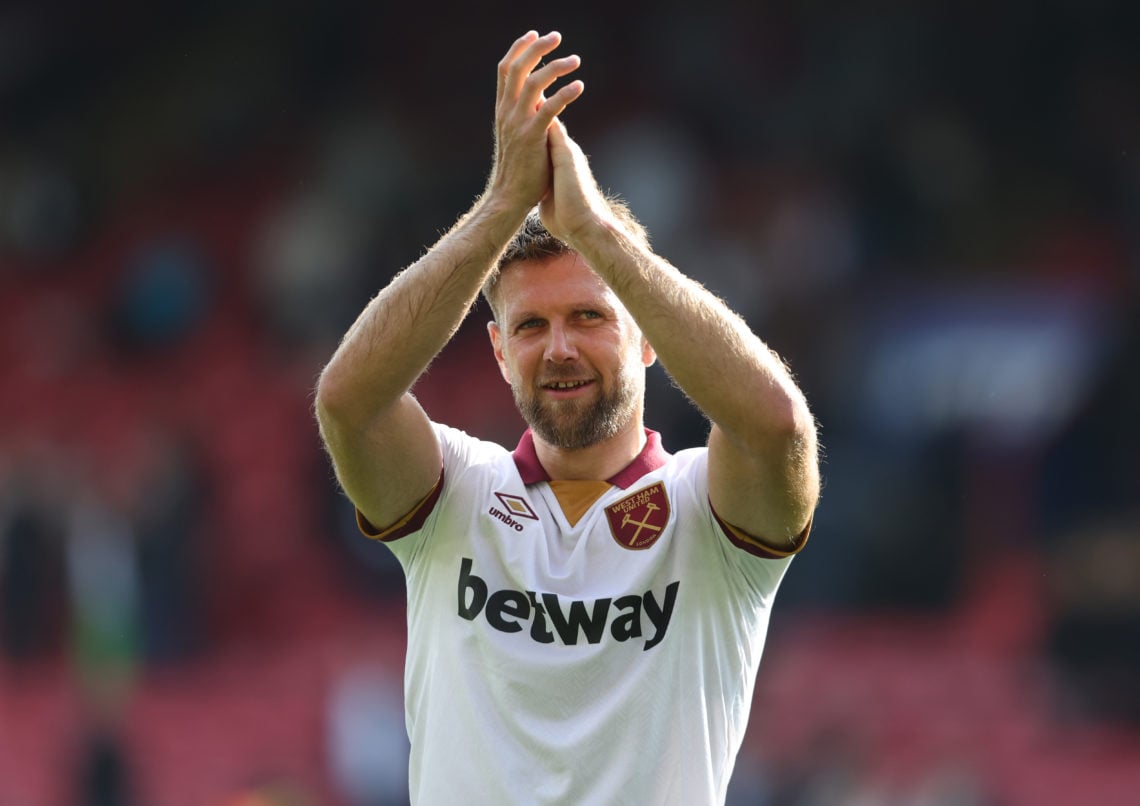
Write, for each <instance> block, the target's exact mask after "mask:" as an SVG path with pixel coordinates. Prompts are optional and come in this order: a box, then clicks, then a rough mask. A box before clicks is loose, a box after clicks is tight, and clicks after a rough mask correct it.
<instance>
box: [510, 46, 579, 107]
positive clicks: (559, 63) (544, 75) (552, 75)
mask: <svg viewBox="0 0 1140 806" xmlns="http://www.w3.org/2000/svg"><path fill="white" fill-rule="evenodd" d="M581 64H582V60H581V59H580V58H579V57H578V56H577V55H574V56H563V57H562V58H561V59H555V60H554V61H552V62H550V63H549V64H545V65H543V66H542V67H540V68H539V69H537V70H535V71H534V72H533V73H531V74H530V76H529V77H528V78H527V79H526V81H525V82H524V84H523V91H522V93H521V94H520V95H519V103H520V104H522V105H523V106H524V107H529V108H532V109H537V108H538V107H539V105H540V104H541V103H542V102H543V101H545V100H546V98H545V96H544V95H543V93H544V92H545V91H546V90H547V89H548V88H549V87H550V85H552V84H553V83H554V82H555V81H557V80H558V79H559V78H562V77H563V76H566V75H569V74H570V73H573V72H574V71H575V70H577V69H578V67H579V66H580V65H581Z"/></svg>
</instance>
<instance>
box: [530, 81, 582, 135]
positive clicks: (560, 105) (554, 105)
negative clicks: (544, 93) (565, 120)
mask: <svg viewBox="0 0 1140 806" xmlns="http://www.w3.org/2000/svg"><path fill="white" fill-rule="evenodd" d="M585 91H586V85H585V84H584V83H582V81H581V79H578V80H575V81H571V82H570V83H569V84H567V85H565V86H564V87H560V88H559V90H558V92H556V93H554V94H553V95H551V96H550V97H549V98H547V99H546V100H544V101H542V103H541V104H540V105H539V107H538V117H539V118H540V119H542V120H543V121H544V122H545V123H546V124H547V125H550V123H551V122H556V123H558V125H560V126H561V125H562V123H561V121H558V119H557V118H558V115H561V114H562V112H563V111H565V109H566V107H568V106H569V105H570V104H572V103H573V102H574V101H576V100H578V99H579V98H581V97H582V93H583V92H585Z"/></svg>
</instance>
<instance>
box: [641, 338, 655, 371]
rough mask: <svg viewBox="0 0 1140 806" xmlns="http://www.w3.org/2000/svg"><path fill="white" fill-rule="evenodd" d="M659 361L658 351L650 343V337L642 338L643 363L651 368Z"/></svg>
mask: <svg viewBox="0 0 1140 806" xmlns="http://www.w3.org/2000/svg"><path fill="white" fill-rule="evenodd" d="M656 362H657V351H656V350H654V349H653V346H652V345H650V343H649V339H645V338H643V339H642V340H641V363H642V364H644V365H645V366H646V368H649V367H651V366H653V365H654V364H655V363H656Z"/></svg>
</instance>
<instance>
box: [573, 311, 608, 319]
mask: <svg viewBox="0 0 1140 806" xmlns="http://www.w3.org/2000/svg"><path fill="white" fill-rule="evenodd" d="M578 315H579V316H581V317H582V318H583V319H601V318H602V315H601V314H600V313H598V312H597V311H580V312H579V313H578Z"/></svg>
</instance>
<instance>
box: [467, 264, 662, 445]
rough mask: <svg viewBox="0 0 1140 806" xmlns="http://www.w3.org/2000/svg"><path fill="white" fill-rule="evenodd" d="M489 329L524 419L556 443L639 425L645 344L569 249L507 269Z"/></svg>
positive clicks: (581, 441) (647, 356)
mask: <svg viewBox="0 0 1140 806" xmlns="http://www.w3.org/2000/svg"><path fill="white" fill-rule="evenodd" d="M497 296H498V299H499V300H500V302H499V306H498V307H499V309H500V310H499V321H498V322H492V323H491V325H490V326H489V330H490V334H491V342H492V344H493V345H494V348H495V358H496V359H497V360H498V362H499V370H500V371H501V372H502V374H503V377H504V378H505V379H506V380H507V382H508V383H510V385H511V391H512V392H513V393H514V398H515V403H516V404H517V405H518V408H519V412H520V413H521V414H522V416H523V419H524V420H526V422H527V424H528V425H529V426H530V427H531V429H532V430H533V431H534V433H535V434H536V435H537V436H538V437H539V438H540V439H542V440H543V441H545V442H547V443H548V444H550V445H553V446H554V447H557V448H561V449H563V450H576V449H580V448H586V447H589V446H591V445H595V444H598V443H600V442H603V441H605V440H606V439H608V438H610V437H613V436H614V435H616V434H618V433H619V432H621V431H622V430H623V429H624V428H627V427H630V426H633V425H640V422H641V419H640V418H641V407H642V402H643V400H644V396H645V368H646V367H647V366H649V365H650V364H652V363H653V361H654V360H655V355H654V353H653V350H652V348H650V347H649V345H648V344H647V343H646V342H645V341H644V339H643V338H642V337H641V332H640V331H639V330H638V328H637V325H636V324H635V323H634V321H633V318H632V317H631V316H630V315H629V312H628V311H626V309H625V307H624V306H623V305H622V304H621V302H620V300H618V298H617V296H616V295H615V294H614V293H613V292H612V291H611V290H610V289H609V288H608V287H607V286H606V284H605V283H604V282H603V281H602V279H601V278H600V277H598V275H596V274H594V272H593V271H592V270H590V268H589V267H588V266H586V264H585V263H583V262H582V260H581V258H579V257H578V256H577V255H576V254H574V253H569V254H565V255H560V256H558V257H555V258H550V259H547V260H544V261H526V262H520V263H516V264H513V265H511V266H509V267H508V268H507V269H506V270H505V271H504V273H503V276H502V278H501V279H500V281H499V288H498V294H497Z"/></svg>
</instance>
